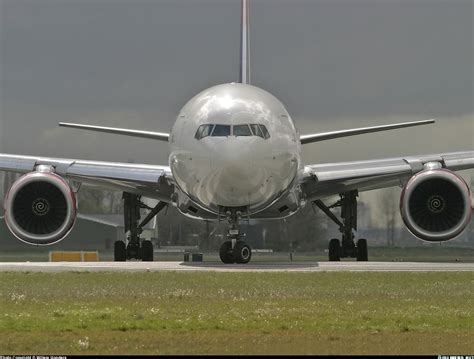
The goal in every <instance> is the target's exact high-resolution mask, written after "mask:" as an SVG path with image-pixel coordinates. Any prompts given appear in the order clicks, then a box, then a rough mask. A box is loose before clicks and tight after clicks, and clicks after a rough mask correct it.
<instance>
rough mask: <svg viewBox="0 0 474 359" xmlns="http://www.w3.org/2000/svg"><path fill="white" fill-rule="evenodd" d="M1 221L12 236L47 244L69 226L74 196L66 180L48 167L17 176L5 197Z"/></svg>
mask: <svg viewBox="0 0 474 359" xmlns="http://www.w3.org/2000/svg"><path fill="white" fill-rule="evenodd" d="M4 204H5V222H6V224H7V226H8V228H9V229H10V231H11V232H12V233H13V235H14V236H15V237H17V238H18V239H19V240H21V241H23V242H26V243H28V244H34V245H48V244H53V243H56V242H59V241H60V240H62V239H63V238H64V237H65V236H66V235H67V234H68V233H69V231H70V230H71V229H72V227H73V225H74V222H75V219H76V214H77V206H76V196H75V195H74V192H73V191H72V189H71V187H70V186H69V184H68V183H67V182H66V181H65V180H64V179H63V178H62V177H60V176H58V175H57V174H55V173H53V172H52V171H51V170H48V169H40V170H38V171H36V172H30V173H28V174H26V175H24V176H22V177H20V178H19V179H18V180H17V181H16V182H14V183H13V185H12V186H11V188H10V190H9V191H8V193H7V196H6V198H5V202H4Z"/></svg>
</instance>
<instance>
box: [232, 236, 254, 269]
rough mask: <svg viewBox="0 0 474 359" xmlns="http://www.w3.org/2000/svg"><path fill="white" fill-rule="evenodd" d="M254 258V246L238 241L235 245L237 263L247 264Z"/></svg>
mask: <svg viewBox="0 0 474 359" xmlns="http://www.w3.org/2000/svg"><path fill="white" fill-rule="evenodd" d="M251 258H252V248H250V246H249V245H248V244H247V243H245V242H244V241H237V243H235V246H234V259H235V262H236V263H239V264H245V263H248V262H250V259H251Z"/></svg>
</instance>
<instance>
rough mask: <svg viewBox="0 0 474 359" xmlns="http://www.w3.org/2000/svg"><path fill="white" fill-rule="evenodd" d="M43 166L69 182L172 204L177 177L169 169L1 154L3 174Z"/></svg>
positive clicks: (153, 166)
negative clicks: (48, 167) (50, 167)
mask: <svg viewBox="0 0 474 359" xmlns="http://www.w3.org/2000/svg"><path fill="white" fill-rule="evenodd" d="M40 165H47V166H52V167H53V168H54V171H55V173H57V174H58V175H60V176H61V177H64V178H66V179H69V180H72V181H77V182H80V183H87V184H92V185H96V186H100V187H104V188H110V189H114V190H119V191H125V192H130V193H135V194H139V195H144V196H146V197H151V198H155V199H158V200H160V201H163V202H170V197H171V194H172V189H173V185H174V182H173V177H172V175H171V170H170V168H169V167H168V166H155V165H146V164H135V163H121V162H102V161H84V160H74V159H64V158H48V157H34V156H20V155H9V154H1V153H0V171H9V172H17V173H28V172H32V171H34V170H35V168H37V167H38V166H40Z"/></svg>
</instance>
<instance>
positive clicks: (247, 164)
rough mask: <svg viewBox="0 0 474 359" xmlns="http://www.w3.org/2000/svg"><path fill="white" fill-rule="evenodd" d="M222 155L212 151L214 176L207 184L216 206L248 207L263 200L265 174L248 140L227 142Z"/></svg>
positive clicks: (241, 139)
mask: <svg viewBox="0 0 474 359" xmlns="http://www.w3.org/2000/svg"><path fill="white" fill-rule="evenodd" d="M226 140H227V141H226V143H225V144H224V145H223V144H222V143H221V144H220V145H219V146H216V147H218V148H219V151H215V150H214V149H215V148H216V147H214V148H212V149H210V150H211V151H212V152H211V153H210V158H211V168H212V175H211V176H210V181H209V182H208V186H209V191H210V192H212V193H213V195H214V198H213V201H214V203H218V204H220V205H223V206H226V205H229V204H232V205H233V206H235V205H236V204H238V205H248V204H251V203H255V202H258V201H259V200H261V198H260V196H261V192H262V186H263V184H264V183H265V176H264V170H263V169H262V168H259V166H257V163H258V161H256V160H255V157H256V155H257V154H256V153H255V152H256V151H255V148H254V146H252V143H251V141H250V140H249V139H243V138H227V139H226Z"/></svg>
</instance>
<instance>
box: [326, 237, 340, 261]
mask: <svg viewBox="0 0 474 359" xmlns="http://www.w3.org/2000/svg"><path fill="white" fill-rule="evenodd" d="M340 260H341V243H340V241H339V239H337V238H333V239H331V240H330V241H329V261H330V262H338V261H340Z"/></svg>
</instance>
